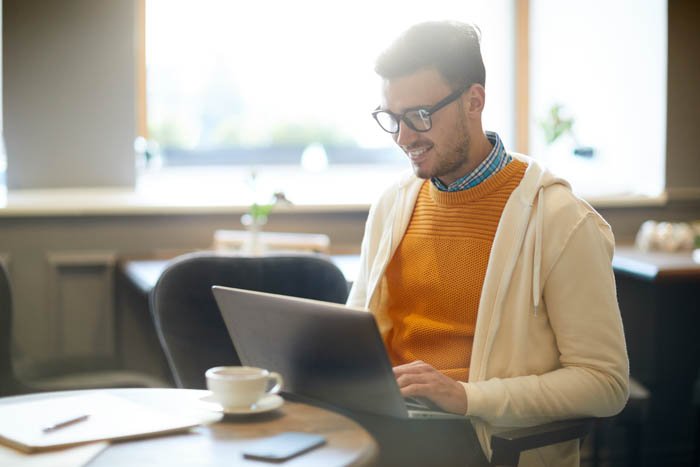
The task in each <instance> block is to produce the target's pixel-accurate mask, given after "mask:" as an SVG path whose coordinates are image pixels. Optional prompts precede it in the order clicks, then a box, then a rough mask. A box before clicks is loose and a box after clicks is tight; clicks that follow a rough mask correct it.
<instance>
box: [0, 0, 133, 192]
mask: <svg viewBox="0 0 700 467" xmlns="http://www.w3.org/2000/svg"><path fill="white" fill-rule="evenodd" d="M135 5H136V4H135V1H134V0H129V1H124V0H100V1H94V0H61V1H45V0H4V1H3V4H2V7H3V41H2V42H3V44H2V45H3V60H4V66H3V73H4V74H3V84H4V87H3V94H4V99H3V105H4V107H3V115H4V117H5V118H4V132H5V142H6V146H7V159H8V169H7V185H8V188H10V189H16V188H54V187H80V186H133V185H134V183H135V167H134V150H133V142H134V137H135V133H136V130H135V128H136V126H135V125H136V123H135V94H134V93H135V77H136V72H135V63H136V60H135V41H134V37H135V35H134V28H135V12H136V6H135Z"/></svg>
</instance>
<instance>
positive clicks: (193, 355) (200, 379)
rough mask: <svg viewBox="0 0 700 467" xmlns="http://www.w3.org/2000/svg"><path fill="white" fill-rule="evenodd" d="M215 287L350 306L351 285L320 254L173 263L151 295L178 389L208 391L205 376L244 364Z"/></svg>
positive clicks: (210, 257)
mask: <svg viewBox="0 0 700 467" xmlns="http://www.w3.org/2000/svg"><path fill="white" fill-rule="evenodd" d="M213 285H223V286H227V287H237V288H241V289H248V290H257V291H261V292H270V293H276V294H281V295H290V296H296V297H302V298H311V299H315V300H324V301H328V302H335V303H344V302H345V300H346V298H347V294H348V286H347V281H346V279H345V277H344V276H343V273H342V272H341V271H340V269H338V267H337V266H336V265H335V264H333V263H332V262H331V261H330V260H329V259H327V258H326V257H324V256H321V255H315V254H280V255H274V256H273V255H265V256H240V255H233V254H224V253H215V252H199V253H192V254H188V255H183V256H180V257H178V258H176V259H175V260H173V262H171V263H170V264H169V265H168V267H167V268H166V269H165V271H163V273H162V275H161V276H160V278H159V279H158V282H157V283H156V286H155V288H154V289H153V292H152V294H151V310H152V311H153V315H154V316H153V318H154V321H155V325H156V330H157V332H158V337H159V339H160V342H161V345H162V346H163V350H164V352H165V355H166V357H167V359H168V363H169V365H170V369H171V370H172V372H173V377H174V380H175V383H176V384H177V386H178V387H182V388H192V389H202V388H205V387H206V380H205V378H204V372H205V371H206V370H207V369H208V368H211V367H213V366H218V365H237V364H240V360H239V358H238V355H237V354H236V351H235V349H234V347H233V343H232V342H231V338H230V337H229V335H228V332H227V330H226V326H225V324H224V321H223V319H222V318H221V314H220V312H219V309H218V307H217V305H216V302H215V300H214V296H213V294H212V291H211V287H212V286H213Z"/></svg>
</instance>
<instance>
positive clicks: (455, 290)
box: [384, 160, 526, 381]
mask: <svg viewBox="0 0 700 467" xmlns="http://www.w3.org/2000/svg"><path fill="white" fill-rule="evenodd" d="M525 168H526V164H525V163H523V162H520V161H517V160H513V161H512V162H510V163H509V164H508V165H506V166H505V167H504V168H503V169H502V170H500V171H499V172H497V173H496V174H494V175H492V176H491V177H489V178H488V179H486V180H485V181H483V182H482V183H480V184H479V185H477V186H475V187H473V188H469V189H467V190H463V191H457V192H444V191H439V190H438V189H437V188H436V187H435V186H434V185H433V184H432V183H430V182H429V181H426V182H425V183H424V184H423V186H422V188H421V191H420V194H419V195H418V199H417V200H416V205H415V207H414V209H413V214H412V216H411V220H410V222H409V225H408V228H407V230H406V233H405V235H404V237H403V239H402V240H401V243H400V245H399V246H398V248H397V250H396V252H395V253H394V256H393V257H392V259H391V261H390V262H389V265H388V266H387V270H386V275H385V278H386V285H387V291H388V299H387V300H386V301H385V302H384V303H385V304H384V306H385V307H386V308H387V310H386V311H387V315H388V316H389V317H390V318H391V321H392V328H391V329H390V331H389V332H388V333H387V334H386V335H385V336H384V343H385V345H386V347H387V352H388V353H389V357H390V359H391V361H392V364H393V365H400V364H404V363H409V362H412V361H415V360H423V361H425V362H426V363H429V364H431V365H433V366H434V367H435V368H437V369H438V370H440V371H441V372H442V373H443V374H445V375H447V376H449V377H451V378H453V379H455V380H457V381H467V380H468V377H469V361H470V358H471V350H472V344H473V341H474V329H475V327H476V317H477V312H478V308H479V299H480V297H481V289H482V286H483V284H484V277H485V275H486V267H487V265H488V261H489V255H490V254H491V245H492V244H493V239H494V235H495V233H496V228H497V227H498V223H499V221H500V218H501V214H502V212H503V208H504V206H505V204H506V202H507V201H508V198H509V197H510V195H511V193H512V192H513V190H514V189H515V188H516V187H517V186H518V184H519V183H520V181H521V180H522V178H523V175H524V174H525Z"/></svg>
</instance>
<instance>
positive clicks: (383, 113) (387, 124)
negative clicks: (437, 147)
mask: <svg viewBox="0 0 700 467" xmlns="http://www.w3.org/2000/svg"><path fill="white" fill-rule="evenodd" d="M470 86H471V85H466V86H464V87H461V88H459V89H457V90H456V91H454V92H453V93H452V94H450V95H449V96H447V97H445V98H444V99H442V100H441V101H440V102H438V103H437V104H435V105H433V106H432V107H428V108H418V109H409V110H407V111H405V112H403V113H401V114H395V113H393V112H390V111H388V110H381V109H379V108H377V109H376V110H375V111H374V112H372V117H374V119H375V120H376V121H377V123H379V126H380V127H382V130H384V131H386V132H387V133H391V134H396V133H398V132H399V124H400V122H402V121H403V122H404V123H405V124H406V125H407V126H408V127H409V128H410V129H411V130H413V131H418V132H421V133H423V132H426V131H430V129H431V128H432V127H433V121H432V119H431V118H430V117H431V116H432V115H433V114H434V113H435V112H437V111H438V110H440V109H442V108H443V107H445V106H446V105H448V104H450V103H452V102H454V101H456V100H457V99H458V98H459V96H461V95H462V94H463V93H464V91H466V90H467V89H469V87H470Z"/></svg>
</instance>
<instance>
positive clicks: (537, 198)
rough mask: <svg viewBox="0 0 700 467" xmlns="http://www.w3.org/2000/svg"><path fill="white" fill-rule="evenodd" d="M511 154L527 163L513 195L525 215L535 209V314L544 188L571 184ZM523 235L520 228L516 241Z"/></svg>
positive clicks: (568, 186)
mask: <svg viewBox="0 0 700 467" xmlns="http://www.w3.org/2000/svg"><path fill="white" fill-rule="evenodd" d="M511 156H512V157H513V158H514V159H517V160H520V161H523V162H525V163H527V164H528V167H527V170H526V171H525V176H524V177H523V181H522V182H521V184H520V186H519V187H518V188H517V189H516V190H515V192H514V193H513V195H514V196H517V197H519V198H520V200H521V202H522V203H523V204H524V205H526V206H527V209H526V213H527V216H525V217H529V216H530V215H531V212H532V210H533V209H534V210H535V248H534V258H533V265H534V267H533V271H532V304H533V306H534V308H535V314H537V310H538V309H539V306H540V301H541V297H542V288H541V284H540V277H541V269H542V237H543V226H544V212H545V197H544V192H545V189H547V188H549V187H551V186H554V185H561V186H563V187H565V188H566V189H567V190H569V191H571V185H569V183H568V182H567V181H566V180H564V179H562V178H559V177H557V176H556V175H554V174H553V173H552V172H550V171H549V170H547V169H545V168H544V167H543V166H542V165H540V164H539V163H538V162H537V161H536V160H534V159H532V158H530V157H527V156H525V155H523V154H518V153H511ZM524 235H525V230H522V231H521V238H520V239H518V243H520V244H522V240H523V237H524Z"/></svg>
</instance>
